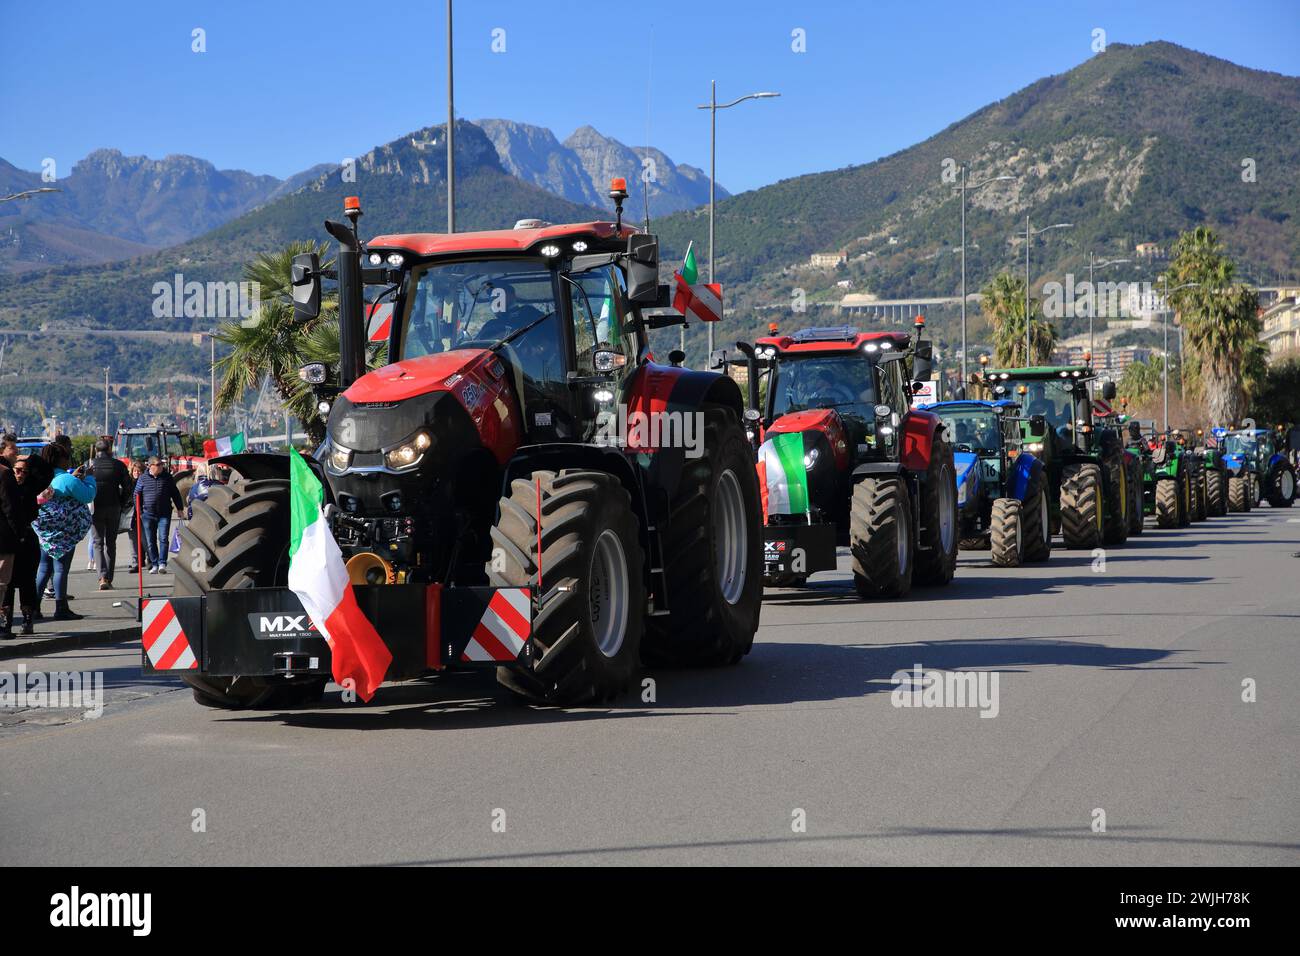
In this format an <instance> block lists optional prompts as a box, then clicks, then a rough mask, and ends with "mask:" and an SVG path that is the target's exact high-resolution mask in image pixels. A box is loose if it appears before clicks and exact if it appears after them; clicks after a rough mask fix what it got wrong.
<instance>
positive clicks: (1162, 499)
mask: <svg viewBox="0 0 1300 956" xmlns="http://www.w3.org/2000/svg"><path fill="white" fill-rule="evenodd" d="M1150 445H1151V464H1152V483H1153V485H1154V498H1155V514H1156V526H1157V527H1160V528H1185V527H1187V526H1188V525H1189V524H1191V523H1192V509H1193V505H1192V498H1193V488H1192V469H1191V461H1192V456H1191V455H1190V454H1188V453H1187V450H1186V449H1185V448H1183V447H1182V446H1180V445H1179V444H1178V442H1177V441H1175V440H1174V436H1173V435H1172V434H1163V435H1156V436H1154V437H1153V438H1152V439H1151V441H1150Z"/></svg>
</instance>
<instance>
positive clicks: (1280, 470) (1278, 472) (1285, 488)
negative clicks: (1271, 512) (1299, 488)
mask: <svg viewBox="0 0 1300 956" xmlns="http://www.w3.org/2000/svg"><path fill="white" fill-rule="evenodd" d="M1293 501H1295V472H1294V471H1293V470H1292V469H1291V466H1290V465H1289V464H1287V463H1285V462H1283V463H1282V464H1279V465H1278V466H1277V468H1276V469H1275V470H1274V472H1273V477H1272V479H1271V480H1270V481H1269V483H1268V504H1269V507H1271V508H1290V507H1291V503H1292V502H1293Z"/></svg>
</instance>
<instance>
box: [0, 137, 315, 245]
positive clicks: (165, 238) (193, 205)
mask: <svg viewBox="0 0 1300 956" xmlns="http://www.w3.org/2000/svg"><path fill="white" fill-rule="evenodd" d="M331 168H333V167H330V166H328V165H322V166H314V167H312V168H311V169H309V170H305V171H304V172H302V173H298V174H297V175H295V176H291V177H290V178H289V179H286V180H283V181H282V180H280V179H277V178H276V177H274V176H258V175H254V174H253V173H248V172H244V171H243V170H238V169H217V168H216V167H215V166H214V165H213V164H212V163H210V162H208V161H207V160H203V159H197V158H195V157H193V156H167V157H164V158H163V159H150V158H148V157H147V156H124V155H123V154H122V153H121V152H119V151H118V150H115V149H99V150H95V151H94V152H93V153H91V154H90V155H88V156H86V157H85V158H84V159H83V160H81V161H80V162H79V163H77V164H76V165H75V166H73V167H72V169H71V171H70V172H69V173H68V175H67V176H65V177H63V178H62V179H59V180H58V181H57V182H55V183H52V184H51V183H44V182H42V181H41V177H40V175H39V174H38V173H34V172H27V171H26V170H21V169H18V168H17V167H16V166H13V165H12V164H10V163H7V162H5V161H4V160H0V191H4V192H6V193H8V192H17V191H19V190H24V189H33V188H36V187H39V186H46V185H54V186H55V187H56V188H57V189H59V190H60V191H59V192H57V193H49V194H46V195H41V196H35V197H32V198H31V199H28V200H24V201H21V202H12V203H4V204H2V205H0V237H2V238H3V243H2V244H0V271H22V270H24V269H32V268H43V267H47V266H50V265H60V264H75V263H82V262H107V261H113V260H117V259H125V258H129V257H132V256H137V255H140V254H141V253H144V252H147V251H149V250H151V249H157V248H161V247H165V246H171V245H176V244H177V243H181V242H185V241H186V240H188V239H193V238H194V237H195V236H200V235H202V234H203V233H205V232H208V231H210V230H212V229H215V228H216V227H217V226H220V225H222V224H223V223H226V222H229V221H230V220H231V219H234V218H236V217H237V216H241V215H243V214H244V213H246V212H248V211H249V210H251V209H253V208H255V207H257V206H259V205H261V204H262V203H265V202H268V201H270V200H272V199H276V198H279V197H280V196H284V195H288V194H289V193H291V192H293V191H295V190H296V189H298V188H300V187H301V186H303V185H305V184H306V183H308V182H310V181H311V180H314V179H316V178H318V177H319V176H321V175H323V174H324V173H325V172H327V171H328V170H329V169H331Z"/></svg>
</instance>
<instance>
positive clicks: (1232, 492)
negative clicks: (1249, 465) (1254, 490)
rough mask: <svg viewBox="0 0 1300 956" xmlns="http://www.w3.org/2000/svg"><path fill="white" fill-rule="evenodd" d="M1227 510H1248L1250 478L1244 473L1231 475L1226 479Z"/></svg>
mask: <svg viewBox="0 0 1300 956" xmlns="http://www.w3.org/2000/svg"><path fill="white" fill-rule="evenodd" d="M1228 510H1229V511H1233V512H1246V511H1249V510H1250V479H1249V478H1248V477H1246V476H1245V475H1233V476H1232V477H1231V478H1229V479H1228Z"/></svg>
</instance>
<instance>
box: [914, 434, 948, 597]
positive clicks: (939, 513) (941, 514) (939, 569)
mask: <svg viewBox="0 0 1300 956" xmlns="http://www.w3.org/2000/svg"><path fill="white" fill-rule="evenodd" d="M958 532H959V525H958V524H957V469H956V467H955V466H954V465H953V460H952V446H951V445H949V444H948V442H947V441H945V440H944V439H943V438H942V437H941V436H940V435H939V434H937V433H936V434H935V436H934V443H933V444H932V445H931V446H930V464H929V466H928V467H927V469H926V478H925V483H924V484H923V485H922V486H921V528H920V533H919V534H918V535H917V544H918V547H917V549H916V568H915V571H914V573H913V583H914V584H921V585H942V584H947V583H948V582H949V581H951V580H952V576H953V574H954V573H955V572H956V570H957V535H958Z"/></svg>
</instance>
